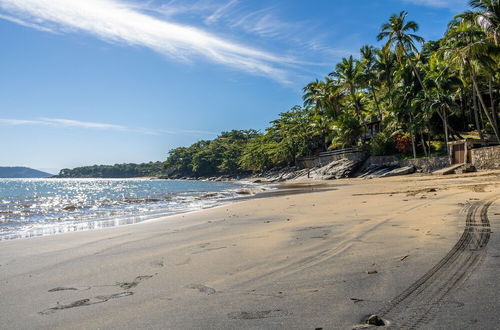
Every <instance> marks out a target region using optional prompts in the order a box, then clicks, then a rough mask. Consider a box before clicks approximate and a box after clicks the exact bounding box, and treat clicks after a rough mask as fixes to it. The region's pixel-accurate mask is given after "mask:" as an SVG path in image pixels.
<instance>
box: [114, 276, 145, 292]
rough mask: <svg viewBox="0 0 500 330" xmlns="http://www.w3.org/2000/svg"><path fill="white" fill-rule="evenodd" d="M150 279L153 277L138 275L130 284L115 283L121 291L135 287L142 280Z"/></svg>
mask: <svg viewBox="0 0 500 330" xmlns="http://www.w3.org/2000/svg"><path fill="white" fill-rule="evenodd" d="M151 277H153V275H140V276H137V277H136V278H135V279H134V280H133V281H132V282H117V283H116V285H118V286H119V287H120V288H122V289H126V290H128V289H132V288H134V287H136V286H137V285H139V283H141V282H142V281H144V280H147V279H150V278H151Z"/></svg>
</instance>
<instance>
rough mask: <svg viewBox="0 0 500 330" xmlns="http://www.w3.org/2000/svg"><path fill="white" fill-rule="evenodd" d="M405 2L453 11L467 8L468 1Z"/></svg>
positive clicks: (406, 0)
mask: <svg viewBox="0 0 500 330" xmlns="http://www.w3.org/2000/svg"><path fill="white" fill-rule="evenodd" d="M403 2H406V3H412V4H415V5H422V6H428V7H435V8H449V9H452V10H459V9H463V8H465V7H467V0H403Z"/></svg>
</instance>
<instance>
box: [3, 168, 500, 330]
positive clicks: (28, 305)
mask: <svg viewBox="0 0 500 330" xmlns="http://www.w3.org/2000/svg"><path fill="white" fill-rule="evenodd" d="M291 185H292V187H296V188H297V189H298V190H300V189H304V187H303V186H304V185H306V186H307V184H306V183H304V182H301V183H291ZM328 185H329V186H328V187H325V186H324V184H322V185H320V186H317V187H314V186H307V188H306V190H312V189H315V192H314V193H307V194H304V193H303V192H304V191H299V192H301V193H297V194H292V195H282V196H274V197H270V196H265V197H266V198H259V199H251V200H245V201H242V202H238V203H235V204H232V205H229V206H223V207H218V208H213V209H208V210H203V211H200V212H193V213H189V214H184V215H177V216H172V217H167V218H163V219H158V220H155V221H149V222H146V223H141V224H137V225H130V226H123V227H116V228H110V229H103V230H98V231H88V232H77V233H68V234H61V235H56V236H49V237H39V238H32V239H24V240H14V241H3V242H0V297H1V298H0V328H2V329H33V328H37V329H95V328H101V329H137V328H142V329H319V328H322V329H351V328H353V326H355V325H356V324H359V323H360V322H362V321H363V320H364V319H365V318H366V316H367V315H369V314H372V313H378V314H379V315H381V316H382V317H383V318H384V319H386V321H387V322H388V323H390V325H392V327H393V328H401V327H404V326H406V327H412V326H413V327H414V328H424V329H425V328H428V329H440V328H442V329H450V328H466V329H495V328H497V327H498V324H499V321H500V320H499V316H498V315H500V314H499V313H498V311H499V310H500V302H499V300H498V292H500V284H499V282H500V281H499V280H498V269H499V266H500V238H499V236H500V235H499V234H498V233H500V228H499V227H500V200H497V199H496V198H497V197H500V172H498V171H497V172H488V173H473V174H468V175H462V176H445V177H431V176H418V175H414V176H406V177H399V178H386V179H374V180H358V179H348V180H337V181H330V182H329V183H328ZM331 185H333V187H332V186H331ZM332 188H333V189H334V190H330V189H332ZM323 190H328V191H323Z"/></svg>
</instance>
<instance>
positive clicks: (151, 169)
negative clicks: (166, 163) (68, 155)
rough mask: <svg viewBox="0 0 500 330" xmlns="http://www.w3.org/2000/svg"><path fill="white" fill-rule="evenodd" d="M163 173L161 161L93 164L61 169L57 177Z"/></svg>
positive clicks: (102, 176) (141, 175)
mask: <svg viewBox="0 0 500 330" xmlns="http://www.w3.org/2000/svg"><path fill="white" fill-rule="evenodd" d="M162 173H163V163H162V162H149V163H142V164H132V163H130V164H115V165H93V166H83V167H76V168H73V169H68V168H65V169H62V170H61V171H60V172H59V174H58V175H56V176H55V177H57V178H136V177H147V176H156V175H161V174H162Z"/></svg>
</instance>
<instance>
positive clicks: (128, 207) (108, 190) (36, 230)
mask: <svg viewBox="0 0 500 330" xmlns="http://www.w3.org/2000/svg"><path fill="white" fill-rule="evenodd" d="M248 186H250V185H245V184H240V183H230V182H206V181H184V180H143V179H0V240H6V239H16V238H28V237H35V236H43V235H53V234H57V233H64V232H70V231H79V230H90V229H99V228H106V227H112V226H119V225H125V224H133V223H137V222H141V221H145V220H148V219H152V218H156V217H159V216H165V215H171V214H176V213H182V212H187V211H193V210H198V209H201V208H207V207H211V206H215V205H218V204H221V203H224V202H227V201H228V200H230V199H234V198H235V197H237V196H239V195H238V191H239V190H241V189H242V188H247V187H248Z"/></svg>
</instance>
